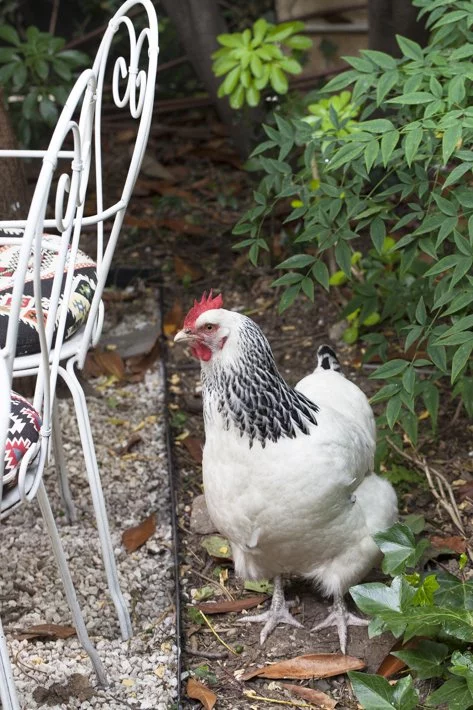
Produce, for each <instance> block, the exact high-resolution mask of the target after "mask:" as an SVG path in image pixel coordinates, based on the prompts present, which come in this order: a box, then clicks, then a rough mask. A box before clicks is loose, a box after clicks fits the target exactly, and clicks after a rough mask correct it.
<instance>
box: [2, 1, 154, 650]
mask: <svg viewBox="0 0 473 710" xmlns="http://www.w3.org/2000/svg"><path fill="white" fill-rule="evenodd" d="M137 6H138V7H139V6H141V8H142V10H143V13H141V15H137V14H136V7H137ZM132 9H133V10H134V12H133V21H132V20H131V19H130V17H129V16H128V14H129V13H130V10H132ZM140 19H141V21H142V22H141V26H143V21H144V29H142V30H141V31H140V32H139V33H137V32H136V30H135V25H136V23H137V22H140ZM120 32H121V33H122V34H123V35H125V38H126V41H127V43H128V45H129V54H128V55H127V59H125V57H123V56H119V57H118V58H116V60H115V61H114V62H112V61H108V60H109V57H110V55H111V47H112V42H113V40H114V39H115V38H117V36H118V37H119V36H120ZM158 48H159V45H158V23H157V18H156V12H155V9H154V6H153V4H152V2H151V0H128V1H127V2H125V3H124V4H123V5H122V7H121V8H120V9H119V10H118V11H117V12H116V14H115V15H114V16H113V18H112V19H111V20H110V22H109V24H108V28H107V30H106V32H105V34H104V36H103V39H102V41H101V44H100V47H99V50H98V53H97V55H96V58H95V61H94V64H93V67H92V69H91V70H90V77H91V78H90V81H91V84H93V87H94V89H93V101H92V106H93V115H92V114H91V117H90V126H89V124H88V123H86V122H85V121H84V122H83V123H82V124H79V125H78V126H77V128H76V129H75V134H74V135H75V137H76V134H77V140H78V141H79V143H80V155H78V156H76V155H74V154H73V152H71V151H68V150H61V152H60V153H59V154H58V156H59V158H72V159H73V161H72V178H69V176H67V175H61V176H60V177H59V181H58V188H57V197H56V207H55V216H54V217H53V218H51V217H47V218H45V219H44V229H45V230H46V231H49V230H53V231H54V232H56V233H59V234H60V235H64V234H65V233H66V232H67V231H68V230H70V229H72V235H73V236H72V250H73V254H74V258H76V259H77V257H78V263H77V267H78V268H77V269H76V271H75V272H71V273H69V274H68V276H67V278H68V281H67V280H64V279H61V278H59V277H57V278H55V279H54V281H53V282H51V298H61V297H62V298H63V300H64V299H65V296H64V291H69V300H68V301H67V302H68V304H69V307H68V308H64V309H62V311H61V318H62V320H61V322H60V327H62V328H64V333H65V337H64V341H63V342H61V343H60V345H59V341H57V345H56V346H55V347H54V349H53V351H52V354H51V358H52V362H53V363H54V366H55V367H56V369H57V374H58V375H59V376H60V377H61V378H62V379H63V380H64V382H65V383H66V385H67V386H68V388H69V390H70V391H71V394H72V397H73V401H74V406H75V411H76V415H77V421H78V426H79V432H80V438H81V446H82V450H83V454H84V461H85V467H86V472H87V477H88V481H89V485H90V489H91V494H92V501H93V505H94V510H95V516H96V520H97V529H98V533H99V538H100V543H101V548H102V555H103V560H104V566H105V571H106V574H107V580H108V586H109V589H110V594H111V597H112V599H113V602H114V604H115V608H116V610H117V614H118V619H119V623H120V630H121V634H122V638H123V639H125V640H126V639H128V638H130V636H131V635H132V628H131V622H130V615H129V612H128V608H127V605H126V602H125V599H124V597H123V594H122V592H121V590H120V586H119V582H118V575H117V568H116V562H115V556H114V552H113V545H112V540H111V537H110V530H109V525H108V518H107V512H106V508H105V501H104V496H103V491H102V486H101V481H100V475H99V470H98V466H97V458H96V454H95V448H94V442H93V439H92V433H91V427H90V422H89V415H88V410H87V402H86V398H85V395H84V392H83V389H82V386H81V384H80V381H79V380H78V378H77V374H76V371H77V370H81V369H82V368H83V366H84V362H85V358H86V355H87V351H88V349H89V348H90V347H91V346H95V345H96V344H97V342H98V340H99V338H100V334H101V331H102V325H103V318H104V307H103V302H102V294H103V289H104V286H105V282H106V279H107V275H108V271H109V268H110V263H111V260H112V257H113V253H114V250H115V246H116V243H117V239H118V236H119V234H120V229H121V226H122V223H123V218H124V216H125V211H126V209H127V207H128V204H129V201H130V198H131V195H132V191H133V187H134V185H135V182H136V179H137V176H138V173H139V170H140V166H141V162H142V159H143V155H144V151H145V147H146V143H147V140H148V135H149V130H150V125H151V119H152V113H153V104H154V92H155V83H156V71H157V62H158ZM109 65H110V66H109ZM109 73H110V75H111V76H110V80H111V86H112V96H113V100H114V103H115V106H116V107H117V108H119V109H124V111H126V112H127V113H128V114H130V115H131V118H132V119H135V121H136V126H137V132H136V140H135V144H134V148H133V151H132V155H131V159H130V162H129V166H128V171H127V173H126V177H125V181H124V187H123V190H122V192H121V196H120V198H119V199H118V200H117V201H116V202H113V203H112V204H106V203H105V198H104V189H103V188H104V178H103V171H102V138H103V135H102V133H103V130H102V104H103V93H104V88H105V87H106V84H105V81H106V78H107V77H108V76H109ZM66 106H67V104H66ZM124 117H126V116H124ZM107 139H108V143H109V144H110V143H111V141H112V139H113V137H111V136H110V135H107ZM1 157H17V158H18V157H20V158H35V157H40V158H43V162H44V161H45V160H46V161H47V160H48V155H47V153H45V152H44V151H24V150H23V151H21V150H20V151H5V150H3V151H2V150H0V158H1ZM56 161H57V157H56ZM89 170H90V172H91V174H92V175H93V176H94V177H95V184H94V190H95V196H96V209H95V211H94V214H91V215H87V216H85V215H84V204H85V201H86V197H87V190H86V188H87V177H88V174H89ZM76 176H78V177H76ZM81 176H82V177H81ZM74 179H76V180H79V182H80V189H79V202H78V204H77V205H75V204H72V203H71V200H70V199H69V203H68V206H67V209H66V210H65V212H64V213H63V212H62V211H61V209H62V208H61V205H62V202H64V199H65V193H66V192H67V191H68V190H69V193H70V195H71V194H72V190H73V183H74ZM0 216H1V215H0ZM26 224H27V222H26V221H25V220H9V221H0V230H1V229H12V228H13V229H24V228H25V227H26ZM83 227H93V228H94V229H96V242H95V243H96V250H95V252H96V253H95V254H93V255H86V254H84V253H82V252H81V251H80V250H79V247H80V246H81V243H82V242H81V236H82V235H81V230H82V228H83ZM89 236H90V235H89ZM45 246H49V238H48V237H43V247H45ZM90 257H93V260H92V259H91V258H90ZM79 262H80V263H79ZM49 276H50V275H49ZM56 276H57V274H56ZM43 289H44V283H43ZM61 294H62V296H61ZM48 325H49V321H48ZM0 326H1V316H0ZM0 334H1V327H0ZM40 361H41V358H40V355H39V353H38V342H37V339H35V338H33V339H32V340H31V339H30V338H29V335H28V333H27V334H26V336H25V338H24V339H23V340H22V343H21V348H19V349H18V353H17V357H16V358H15V361H14V368H13V374H14V376H15V377H16V376H23V375H31V374H37V373H38V372H39V369H40ZM54 392H55V390H54V387H53V390H52V401H53V403H54ZM51 424H52V432H51V438H52V442H53V449H54V452H55V460H56V466H57V468H58V469H59V473H60V481H61V489H62V495H63V500H64V503H65V506H66V512H67V514H68V517H69V518H70V519H74V505H73V502H72V499H71V495H70V490H69V485H68V481H67V470H66V466H65V457H64V455H63V449H62V443H61V433H60V426H59V420H58V416H57V410H56V408H55V407H53V409H52V422H51Z"/></svg>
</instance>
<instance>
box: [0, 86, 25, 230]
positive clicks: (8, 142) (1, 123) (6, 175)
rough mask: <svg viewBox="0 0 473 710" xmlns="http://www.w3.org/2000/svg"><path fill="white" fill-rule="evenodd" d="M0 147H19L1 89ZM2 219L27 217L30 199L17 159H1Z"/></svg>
mask: <svg viewBox="0 0 473 710" xmlns="http://www.w3.org/2000/svg"><path fill="white" fill-rule="evenodd" d="M0 147H1V148H2V149H3V150H12V149H13V148H16V147H17V144H16V139H15V135H14V133H13V129H12V127H11V124H10V116H9V115H8V112H7V110H6V108H5V104H4V101H3V90H2V89H1V87H0ZM0 185H1V186H2V189H1V190H0V215H1V216H0V219H13V218H20V217H26V211H27V205H28V198H27V189H26V179H25V173H24V170H23V161H22V160H21V159H16V158H0Z"/></svg>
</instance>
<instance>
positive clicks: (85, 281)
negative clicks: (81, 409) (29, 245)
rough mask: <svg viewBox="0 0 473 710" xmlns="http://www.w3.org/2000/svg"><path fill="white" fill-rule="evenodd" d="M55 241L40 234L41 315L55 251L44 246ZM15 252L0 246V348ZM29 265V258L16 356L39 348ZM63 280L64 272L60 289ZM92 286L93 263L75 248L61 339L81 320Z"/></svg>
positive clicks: (14, 248) (49, 288)
mask: <svg viewBox="0 0 473 710" xmlns="http://www.w3.org/2000/svg"><path fill="white" fill-rule="evenodd" d="M22 234H23V231H22V230H13V229H8V230H0V236H5V235H13V236H21V235H22ZM59 242H60V238H59V237H57V236H54V235H50V234H45V235H44V236H43V244H44V247H43V248H42V249H41V281H42V303H43V310H44V314H45V317H47V313H48V307H49V297H50V296H51V291H52V286H53V279H54V274H55V269H56V264H57V259H58V255H57V251H54V250H53V249H51V248H49V249H48V244H51V245H58V244H59ZM19 251H20V247H18V246H11V245H7V246H1V245H0V347H2V346H3V345H5V339H6V329H7V325H8V314H9V311H10V307H11V295H12V291H13V284H14V280H15V270H16V268H17V265H18V255H19ZM33 268H34V263H33V258H32V259H31V263H30V264H29V266H28V271H27V275H26V283H25V288H24V293H23V301H22V304H21V310H20V324H19V328H18V341H17V348H16V354H17V355H31V354H33V353H38V352H39V351H40V344H39V337H38V332H37V329H36V322H37V316H36V308H35V307H34V297H33ZM65 282H66V275H65V274H64V279H63V283H62V287H63V288H64V286H65ZM96 285H97V273H96V266H95V263H94V262H93V261H92V259H90V258H89V257H88V256H87V255H86V254H84V253H83V252H81V251H78V253H77V258H76V267H75V269H74V280H73V286H72V292H71V298H70V299H69V304H68V309H67V318H66V330H65V338H64V339H65V340H67V339H68V338H70V337H71V336H72V335H73V334H74V333H75V332H76V331H77V330H78V329H79V328H80V327H81V325H82V324H83V323H84V322H85V320H86V318H87V314H88V312H89V310H90V305H91V303H92V298H93V296H94V292H95V287H96Z"/></svg>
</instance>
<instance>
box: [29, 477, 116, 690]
mask: <svg viewBox="0 0 473 710" xmlns="http://www.w3.org/2000/svg"><path fill="white" fill-rule="evenodd" d="M37 500H38V504H39V507H40V509H41V513H42V515H43V518H44V522H45V524H46V528H47V530H48V533H49V537H50V538H51V544H52V548H53V552H54V557H55V559H56V564H57V566H58V568H59V573H60V575H61V579H62V582H63V584H64V590H65V592H66V598H67V601H68V604H69V609H70V610H71V613H72V619H73V623H74V627H75V629H76V632H77V636H78V638H79V641H80V642H81V644H82V646H83V647H84V649H85V650H86V651H87V653H88V654H89V658H90V660H91V662H92V666H93V668H94V670H95V673H96V676H97V680H98V682H99V683H100V685H101V686H106V685H107V677H106V675H105V669H104V667H103V665H102V662H101V660H100V658H99V655H98V653H97V651H96V649H95V646H94V645H93V644H92V642H91V640H90V638H89V634H88V633H87V629H86V626H85V622H84V618H83V616H82V612H81V610H80V607H79V603H78V601H77V597H76V592H75V589H74V584H73V581H72V577H71V573H70V571H69V567H68V565H67V561H66V557H65V555H64V550H63V547H62V543H61V539H60V537H59V533H58V530H57V527H56V523H55V521H54V517H53V513H52V510H51V505H50V503H49V499H48V496H47V494H46V489H45V487H44V483H43V482H42V481H41V483H40V485H39V488H38V493H37Z"/></svg>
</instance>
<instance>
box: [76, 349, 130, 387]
mask: <svg viewBox="0 0 473 710" xmlns="http://www.w3.org/2000/svg"><path fill="white" fill-rule="evenodd" d="M84 373H85V375H86V377H101V376H102V375H113V376H114V377H117V378H118V379H119V380H121V379H123V378H124V376H125V363H124V362H123V359H122V357H121V356H120V354H119V353H117V352H116V350H102V349H100V348H96V349H95V350H90V351H89V352H88V353H87V357H86V359H85V365H84Z"/></svg>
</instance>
